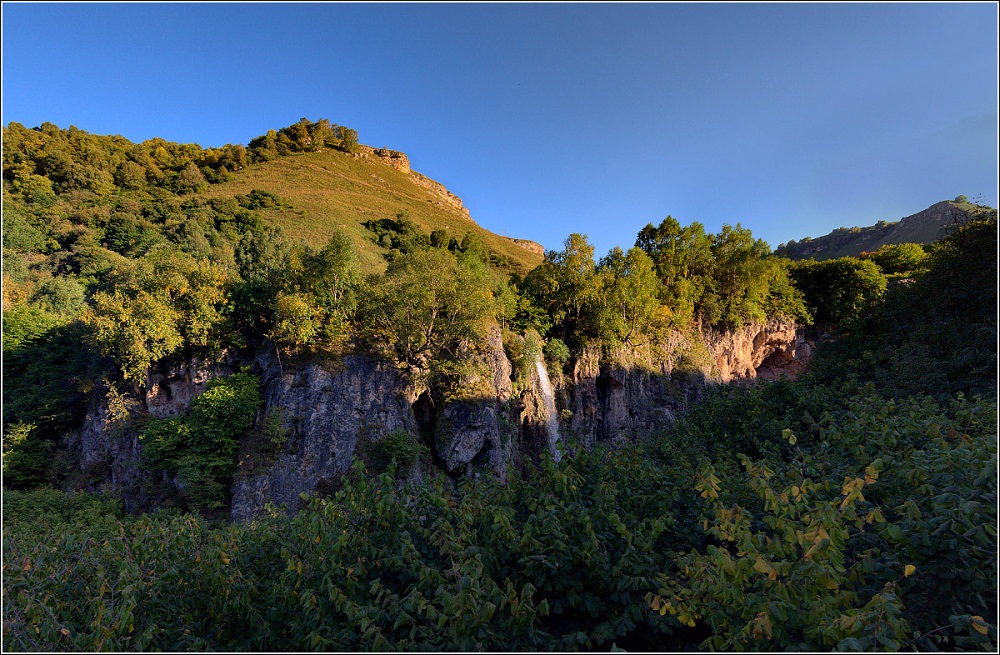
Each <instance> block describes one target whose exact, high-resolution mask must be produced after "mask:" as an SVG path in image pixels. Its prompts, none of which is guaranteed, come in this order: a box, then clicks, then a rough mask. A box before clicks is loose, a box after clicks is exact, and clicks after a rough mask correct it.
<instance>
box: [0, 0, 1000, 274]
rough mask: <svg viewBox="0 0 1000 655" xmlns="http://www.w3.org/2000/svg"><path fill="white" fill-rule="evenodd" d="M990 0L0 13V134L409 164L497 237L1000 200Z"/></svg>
mask: <svg viewBox="0 0 1000 655" xmlns="http://www.w3.org/2000/svg"><path fill="white" fill-rule="evenodd" d="M997 15H998V14H997V5H996V4H994V3H979V4H976V3H969V4H958V3H941V4H927V3H916V4H799V5H789V4H596V5H594V4H586V5H575V4H491V5H486V4H464V5H458V4H432V5H428V4H360V5H353V4H297V5H292V4H267V3H261V4H243V5H236V4H231V3H221V4H180V3H178V4H170V3H165V4H135V5H125V4H119V3H113V4H75V5H71V4H63V3H56V4H31V3H23V4H21V3H6V2H5V3H4V4H3V89H2V91H3V99H2V104H3V107H2V114H3V118H2V121H3V124H5V125H6V124H8V123H9V122H11V121H17V122H20V123H23V124H24V125H26V126H28V127H34V126H37V125H40V124H41V123H42V122H44V121H49V122H52V123H55V124H56V125H59V126H60V127H68V126H69V125H71V124H72V125H76V126H77V127H78V128H80V129H83V130H86V131H88V132H92V133H96V134H121V135H123V136H125V137H127V138H129V139H131V140H133V141H141V140H144V139H148V138H152V137H154V136H160V137H163V138H166V139H169V140H173V141H181V142H194V143H199V144H201V145H202V146H218V145H223V144H225V143H243V144H245V143H247V142H248V141H249V140H250V139H252V138H253V137H255V136H257V135H260V134H263V133H264V132H266V131H267V130H268V129H269V128H280V127H284V126H286V125H289V124H291V123H294V122H296V121H297V120H298V119H299V118H301V117H307V118H309V119H311V120H317V119H319V118H329V119H330V120H332V121H333V122H335V123H340V124H343V125H348V126H350V127H353V128H355V129H357V130H358V132H359V136H360V140H361V141H362V142H363V143H367V144H369V145H372V146H376V147H382V146H384V147H389V148H394V149H398V150H403V151H404V152H406V153H407V154H408V155H409V157H410V160H411V163H412V165H413V167H414V168H415V169H416V170H418V171H420V172H422V173H424V174H425V175H427V176H429V177H431V178H433V179H436V180H438V181H440V182H442V183H444V184H445V185H446V186H447V187H448V188H449V189H450V190H451V191H453V192H454V193H456V194H458V195H459V196H461V197H462V198H463V200H464V201H465V204H466V205H467V206H468V207H469V208H470V210H471V212H472V216H473V218H474V219H475V220H476V221H477V222H478V223H479V224H481V225H483V226H484V227H486V228H488V229H490V230H493V231H495V232H498V233H502V234H506V235H508V236H516V237H522V238H528V239H533V240H535V241H539V242H541V243H542V244H543V245H545V247H546V248H559V247H561V244H562V241H563V239H565V237H566V236H567V235H568V234H569V233H571V232H583V233H586V234H588V235H589V236H590V239H591V242H592V243H593V244H594V245H595V247H596V250H597V255H598V256H601V255H603V254H605V253H606V252H607V251H608V249H610V248H611V247H613V246H615V245H620V246H622V247H623V248H628V247H630V246H631V245H632V244H633V243H634V241H635V236H636V233H637V232H638V231H639V229H641V228H642V227H643V226H644V225H645V224H646V223H649V222H653V223H659V221H660V220H662V219H663V218H664V217H665V216H666V215H668V214H670V215H672V216H674V217H675V218H677V219H678V220H679V221H681V223H683V224H687V223H690V222H691V221H700V222H701V223H703V224H704V225H705V226H706V227H707V228H708V229H709V230H710V231H717V230H718V229H719V228H720V227H721V225H722V224H723V223H736V222H737V221H739V222H741V223H742V224H743V225H744V226H745V227H749V228H751V229H752V230H753V232H754V234H755V235H756V236H758V237H761V238H763V239H765V240H766V241H768V242H769V243H770V244H771V245H772V246H777V245H778V244H779V243H782V242H784V241H787V240H789V239H793V238H794V239H799V238H801V237H803V236H819V235H821V234H825V233H827V232H829V231H830V230H832V229H834V228H836V227H841V226H851V225H870V224H872V223H874V222H876V221H878V220H898V219H899V218H902V217H903V216H906V215H909V214H912V213H915V212H917V211H919V210H921V209H924V208H925V207H927V206H929V205H931V204H932V203H934V202H937V201H939V200H944V199H949V198H953V197H955V196H956V195H958V194H965V195H967V196H969V198H979V199H981V200H982V201H983V202H984V203H986V204H990V205H992V206H994V207H995V206H997V179H998V178H997V176H998V172H997V149H998V146H997V120H998V119H997V79H998V72H997V34H998V27H997Z"/></svg>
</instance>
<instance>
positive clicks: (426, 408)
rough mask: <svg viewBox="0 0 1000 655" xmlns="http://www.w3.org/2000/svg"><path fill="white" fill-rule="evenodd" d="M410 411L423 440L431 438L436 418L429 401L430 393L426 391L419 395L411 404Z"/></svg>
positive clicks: (431, 401) (432, 404)
mask: <svg viewBox="0 0 1000 655" xmlns="http://www.w3.org/2000/svg"><path fill="white" fill-rule="evenodd" d="M411 409H412V410H413V418H415V419H416V421H417V427H418V428H420V433H421V434H422V435H423V436H424V437H425V438H427V437H430V436H432V435H433V434H434V422H435V419H436V418H437V416H436V413H435V411H434V401H433V400H431V395H430V393H429V392H428V391H424V392H423V393H421V394H420V395H419V396H418V397H417V399H416V400H415V401H414V402H413V406H412V408H411Z"/></svg>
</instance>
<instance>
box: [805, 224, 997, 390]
mask: <svg viewBox="0 0 1000 655" xmlns="http://www.w3.org/2000/svg"><path fill="white" fill-rule="evenodd" d="M996 247H997V232H996V218H995V215H994V216H993V217H992V218H991V217H987V218H985V219H983V220H979V221H973V222H970V223H969V224H968V225H967V226H965V227H964V228H963V229H961V230H959V231H956V232H955V233H954V234H952V235H951V236H949V237H948V238H946V239H944V240H943V241H941V242H940V243H939V244H937V245H936V246H935V248H934V250H933V252H932V254H931V256H930V258H929V260H928V262H929V264H928V270H927V271H926V273H924V274H922V275H919V276H917V279H916V281H915V282H914V283H913V284H909V285H901V286H897V287H895V288H893V289H892V290H891V291H890V292H889V293H888V295H887V297H886V299H885V302H884V303H883V304H882V305H880V306H879V307H878V308H877V309H875V311H873V312H871V313H870V314H869V315H868V316H866V317H865V318H864V319H863V320H861V321H858V322H856V323H855V324H854V325H853V326H852V327H851V329H850V330H849V331H847V333H846V334H843V335H841V337H840V338H838V339H836V340H835V341H830V342H829V343H827V344H824V345H823V346H822V347H821V348H820V349H819V351H818V352H817V353H816V357H815V358H814V360H813V362H812V364H811V365H810V373H809V375H810V376H811V377H812V378H813V379H815V380H816V381H819V382H825V383H841V382H845V381H846V382H850V383H853V384H857V385H863V384H866V383H869V382H871V383H874V384H875V385H876V386H877V388H878V389H879V390H880V391H882V393H885V394H886V395H889V396H893V397H904V396H907V395H912V394H931V395H934V396H935V397H937V398H939V399H947V398H949V397H951V396H953V395H954V394H955V393H958V392H963V393H966V394H969V395H972V394H977V393H981V394H986V395H993V394H995V393H996V353H997V350H996V339H997V322H996V321H997V314H996V307H997V305H996V302H997V301H996V298H997V287H996V278H997V274H996V272H997V268H996V266H997V257H996Z"/></svg>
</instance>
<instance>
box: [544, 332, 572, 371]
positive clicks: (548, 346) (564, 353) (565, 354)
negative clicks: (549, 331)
mask: <svg viewBox="0 0 1000 655" xmlns="http://www.w3.org/2000/svg"><path fill="white" fill-rule="evenodd" d="M543 352H544V353H545V358H546V359H547V360H549V361H552V362H557V363H558V364H565V363H566V361H567V360H568V359H569V346H567V345H566V342H564V341H563V340H562V339H559V338H558V337H552V338H551V339H549V340H548V341H547V342H546V343H545V348H544V350H543Z"/></svg>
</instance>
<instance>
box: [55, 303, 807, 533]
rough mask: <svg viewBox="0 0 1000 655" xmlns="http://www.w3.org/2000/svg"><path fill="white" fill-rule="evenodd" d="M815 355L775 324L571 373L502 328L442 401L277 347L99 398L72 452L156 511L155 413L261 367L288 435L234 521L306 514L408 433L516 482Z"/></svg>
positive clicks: (94, 478) (95, 478) (245, 474)
mask: <svg viewBox="0 0 1000 655" xmlns="http://www.w3.org/2000/svg"><path fill="white" fill-rule="evenodd" d="M812 347H813V344H812V343H811V342H810V341H809V340H807V339H806V338H805V337H804V335H803V331H802V330H801V329H800V328H797V327H796V326H795V325H793V324H791V323H788V322H783V321H777V320H773V321H768V322H767V323H765V324H762V325H749V326H746V327H744V328H742V329H740V330H736V331H732V332H707V333H704V334H701V333H698V332H696V331H695V332H690V333H680V332H676V333H671V334H669V335H667V337H666V338H665V339H663V340H662V341H660V342H658V343H656V344H646V345H644V346H640V347H636V348H624V347H623V348H621V349H619V350H618V351H608V350H606V349H604V350H602V349H599V348H585V349H584V350H583V351H582V352H580V353H579V354H578V355H577V356H576V357H575V358H573V359H571V360H570V361H569V362H567V363H566V365H565V366H559V365H557V364H555V365H553V364H551V363H550V364H549V365H548V366H546V364H545V363H544V362H543V361H541V360H540V359H538V358H537V356H534V355H533V356H532V357H535V359H531V360H530V361H520V363H519V365H518V366H517V367H515V366H513V365H512V362H511V359H510V358H509V357H508V353H507V351H506V350H505V348H504V342H503V339H502V337H501V331H500V329H499V328H498V327H496V326H494V327H493V329H492V330H491V331H490V332H489V335H488V337H487V338H486V339H485V340H484V342H483V343H480V344H465V345H464V346H463V347H462V348H461V349H460V351H459V358H460V360H461V361H463V362H464V364H463V366H462V367H461V368H460V369H459V370H461V371H464V372H463V373H462V374H461V375H460V376H459V377H458V378H456V379H454V380H453V381H452V382H453V384H452V389H451V391H449V392H447V393H446V394H445V395H444V396H443V397H442V396H441V394H440V392H438V393H437V394H436V396H437V400H434V399H432V394H431V393H430V391H431V390H430V389H428V388H427V387H426V386H420V385H418V384H417V383H415V382H413V381H412V380H410V379H409V378H408V377H407V376H405V375H404V374H403V373H402V372H401V371H400V370H399V369H398V368H397V367H396V366H393V365H391V364H389V363H387V362H380V361H376V360H373V359H371V358H369V357H365V356H362V355H348V356H345V357H343V358H340V359H336V360H329V361H322V362H317V361H312V362H301V363H298V364H295V365H290V364H289V363H288V362H285V363H282V362H281V361H279V360H278V358H277V357H276V356H275V355H274V354H273V351H271V350H269V349H265V350H263V351H262V353H261V354H259V355H258V356H256V357H255V358H250V357H247V356H246V355H244V356H242V357H240V356H238V355H237V354H234V353H226V354H224V355H222V356H220V357H218V358H216V359H215V360H206V359H193V360H190V361H185V362H174V363H173V364H169V365H168V364H162V365H160V366H158V367H155V368H154V369H152V370H151V371H150V372H149V375H148V378H147V384H146V386H145V388H144V390H143V392H142V393H140V394H138V395H136V396H133V397H129V396H119V395H117V394H115V393H114V392H112V391H111V390H110V389H108V388H101V389H98V390H96V391H95V393H94V396H93V398H92V400H91V404H90V408H89V411H88V412H87V417H86V420H85V422H84V424H83V427H82V428H81V430H79V431H78V433H77V434H75V435H73V437H72V439H71V440H70V443H69V445H70V446H71V447H72V448H73V449H75V451H76V452H78V454H79V461H80V470H81V473H82V474H83V475H82V477H83V478H84V479H86V480H87V481H88V484H89V486H90V487H91V488H94V489H98V488H99V489H103V490H105V491H108V492H111V493H114V494H116V495H119V496H121V497H123V498H124V499H125V502H126V506H127V507H128V508H129V509H130V510H139V509H145V508H149V507H151V506H155V505H156V502H157V499H156V498H155V497H151V496H150V495H149V492H148V488H149V487H150V485H148V484H146V482H148V481H144V480H143V476H144V475H148V473H143V472H142V471H141V469H140V468H139V461H140V460H139V457H140V453H139V448H140V444H139V441H138V438H137V430H138V428H137V425H138V424H139V422H140V420H141V419H142V417H143V416H147V415H148V416H155V417H165V416H174V415H177V414H179V413H180V412H182V411H184V410H185V409H186V408H187V406H188V405H189V404H190V402H191V400H192V399H193V398H194V397H196V396H197V395H198V394H199V393H201V392H202V391H204V389H205V387H206V385H207V383H208V381H209V380H210V379H211V378H212V377H215V376H219V375H229V374H231V373H233V372H235V371H236V370H239V369H240V368H241V367H247V366H249V367H251V370H253V371H254V372H255V373H257V374H260V375H261V381H262V388H263V397H264V408H263V409H262V411H261V412H260V415H259V418H258V422H259V423H260V422H263V421H265V420H269V419H273V420H276V421H277V422H278V423H279V424H280V427H281V429H282V431H283V433H284V434H285V435H286V437H285V440H284V443H283V445H282V446H281V450H280V452H278V453H277V454H275V455H274V456H273V457H271V458H270V459H267V460H266V461H265V460H261V459H259V458H258V459H256V460H255V459H254V458H253V453H251V452H249V451H247V450H246V449H244V452H242V453H241V457H242V459H241V461H240V463H239V466H238V468H237V471H236V474H235V476H234V478H233V483H232V503H231V517H232V519H233V520H236V521H246V520H249V519H251V518H252V517H253V516H254V515H255V514H257V513H259V512H260V511H261V510H262V509H263V508H264V506H265V505H267V504H269V503H270V504H274V505H276V506H280V505H285V506H286V507H287V508H288V509H289V510H290V511H295V510H296V509H297V508H298V506H299V502H300V495H301V494H303V493H312V492H314V491H316V490H318V489H319V490H322V489H323V488H324V487H330V486H336V485H337V484H338V481H339V478H340V476H341V475H343V474H344V473H346V472H347V471H348V469H349V468H350V466H351V462H352V460H353V459H354V457H355V453H356V451H357V450H358V448H359V446H361V445H365V444H370V443H374V442H377V441H379V440H380V439H382V438H383V437H385V436H386V435H388V434H389V433H391V432H394V431H397V430H402V431H405V432H408V433H410V434H411V435H414V436H415V437H416V438H419V439H421V440H423V441H424V443H426V445H427V446H428V453H429V455H430V459H429V460H427V461H426V462H425V463H426V464H429V465H433V466H434V467H436V468H437V469H438V470H441V471H444V472H445V473H447V474H449V475H452V476H455V477H462V476H464V477H470V476H471V477H475V476H478V475H495V476H498V477H500V478H501V479H502V478H503V477H504V476H505V475H506V472H507V470H508V467H509V466H511V465H513V466H514V467H519V466H520V465H521V464H522V463H523V462H524V459H525V458H529V457H530V458H537V457H538V456H539V455H540V454H541V453H542V452H543V451H544V450H546V449H548V450H553V451H556V452H560V451H562V450H564V449H572V448H577V447H582V448H590V447H592V446H594V445H595V444H597V443H601V442H612V443H613V442H617V441H621V440H626V439H638V438H643V437H645V436H650V435H653V434H655V433H656V432H658V431H661V430H663V429H664V428H666V427H668V426H669V425H670V424H671V423H672V422H673V421H674V420H675V418H676V417H677V416H678V415H680V414H682V413H683V412H685V411H687V409H688V408H689V407H690V405H691V404H692V403H695V402H697V401H698V400H699V399H700V397H701V395H702V394H703V392H704V389H705V387H706V386H707V385H710V384H717V383H730V382H739V381H746V380H753V379H756V378H774V377H777V376H779V375H789V376H794V375H796V374H797V373H798V372H799V371H801V369H802V367H803V366H804V363H805V361H806V360H807V359H808V357H809V356H810V354H811V352H812ZM523 357H524V355H522V359H523ZM550 379H551V384H549V380H550ZM158 482H159V483H160V484H161V486H162V485H169V484H170V483H171V481H169V480H165V479H164V480H159V481H158ZM153 486H155V485H153ZM144 490H145V491H144Z"/></svg>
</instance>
